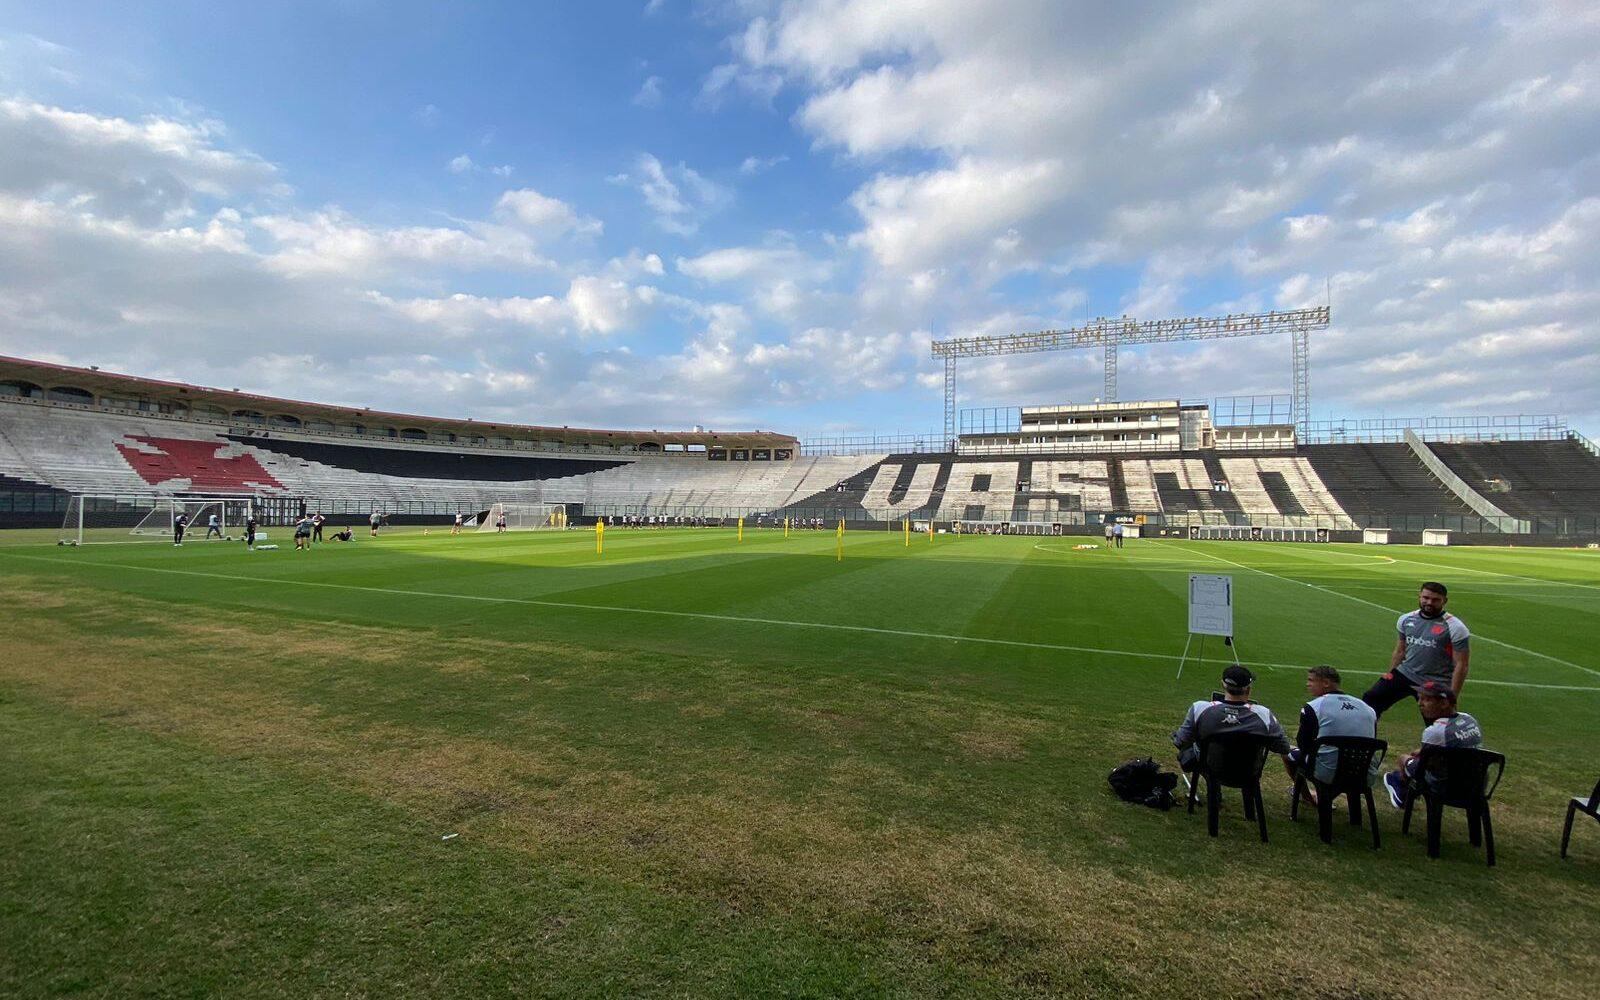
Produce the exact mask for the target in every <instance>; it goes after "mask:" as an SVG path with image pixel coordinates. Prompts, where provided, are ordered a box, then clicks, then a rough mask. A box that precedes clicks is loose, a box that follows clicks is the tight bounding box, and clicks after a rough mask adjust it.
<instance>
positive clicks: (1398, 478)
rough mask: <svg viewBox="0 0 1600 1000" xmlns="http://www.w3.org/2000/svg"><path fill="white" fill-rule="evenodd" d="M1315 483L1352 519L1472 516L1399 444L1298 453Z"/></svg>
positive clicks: (1341, 446) (1319, 447) (1344, 446)
mask: <svg viewBox="0 0 1600 1000" xmlns="http://www.w3.org/2000/svg"><path fill="white" fill-rule="evenodd" d="M1303 454H1304V455H1305V458H1306V460H1307V461H1308V462H1309V463H1310V467H1311V468H1312V469H1313V470H1315V472H1316V475H1317V478H1318V479H1319V480H1321V482H1322V483H1324V484H1326V491H1327V492H1328V493H1330V494H1331V495H1332V497H1333V498H1334V500H1335V501H1337V505H1338V506H1339V507H1340V508H1342V509H1343V510H1344V511H1345V512H1346V513H1347V514H1349V515H1350V516H1351V517H1352V518H1356V519H1363V518H1367V517H1372V516H1379V517H1393V516H1396V515H1414V514H1415V515H1440V514H1444V515H1450V516H1460V517H1473V516H1475V515H1474V514H1473V512H1472V511H1471V510H1469V509H1468V508H1467V507H1466V505H1465V504H1463V503H1462V502H1461V501H1460V500H1458V499H1456V497H1455V495H1454V494H1452V493H1451V492H1450V491H1449V490H1446V489H1445V488H1444V487H1442V486H1441V485H1439V481H1438V480H1436V479H1434V478H1433V477H1432V476H1431V475H1430V474H1429V473H1428V471H1427V470H1426V469H1424V468H1423V467H1422V465H1421V463H1419V462H1418V461H1417V459H1416V457H1415V456H1414V455H1413V454H1412V453H1411V450H1410V449H1409V448H1407V447H1406V446H1405V445H1403V444H1329V445H1316V446H1313V447H1308V448H1305V449H1304V450H1303Z"/></svg>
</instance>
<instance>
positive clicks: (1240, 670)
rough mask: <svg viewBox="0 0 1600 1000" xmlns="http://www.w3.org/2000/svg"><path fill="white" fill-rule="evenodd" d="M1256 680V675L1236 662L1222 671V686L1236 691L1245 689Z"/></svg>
mask: <svg viewBox="0 0 1600 1000" xmlns="http://www.w3.org/2000/svg"><path fill="white" fill-rule="evenodd" d="M1255 682H1256V675H1255V674H1252V673H1251V672H1250V671H1248V670H1246V669H1245V668H1244V667H1241V666H1239V665H1238V664H1234V665H1233V666H1231V667H1229V668H1228V669H1226V670H1224V671H1223V672H1222V686H1223V687H1225V688H1230V689H1232V690H1234V691H1243V690H1244V689H1245V688H1247V687H1249V686H1250V685H1252V684H1254V683H1255Z"/></svg>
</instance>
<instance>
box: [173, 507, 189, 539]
mask: <svg viewBox="0 0 1600 1000" xmlns="http://www.w3.org/2000/svg"><path fill="white" fill-rule="evenodd" d="M188 526H189V515H188V514H179V515H178V516H177V517H175V518H173V519H172V544H173V545H182V544H183V529H185V528H187V527H188Z"/></svg>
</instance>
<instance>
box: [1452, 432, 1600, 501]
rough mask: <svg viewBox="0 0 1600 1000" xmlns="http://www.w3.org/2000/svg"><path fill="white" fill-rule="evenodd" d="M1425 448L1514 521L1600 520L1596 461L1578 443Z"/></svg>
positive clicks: (1599, 466) (1598, 465) (1599, 470)
mask: <svg viewBox="0 0 1600 1000" xmlns="http://www.w3.org/2000/svg"><path fill="white" fill-rule="evenodd" d="M1428 447H1429V448H1430V449H1431V450H1432V451H1433V453H1434V454H1435V455H1438V456H1439V459H1440V460H1441V461H1443V462H1444V464H1445V465H1447V466H1449V467H1450V471H1452V472H1454V473H1455V474H1456V475H1458V476H1460V477H1461V478H1462V479H1464V480H1466V482H1467V485H1468V486H1471V487H1472V488H1473V489H1475V490H1477V491H1478V492H1479V493H1481V494H1482V495H1483V496H1484V498H1485V499H1487V500H1488V501H1489V502H1490V503H1492V504H1494V505H1495V506H1496V507H1499V508H1500V509H1501V510H1503V511H1505V512H1506V513H1507V514H1509V515H1511V516H1512V517H1520V518H1524V519H1533V518H1541V517H1542V518H1552V517H1563V516H1573V515H1581V516H1587V517H1594V516H1597V515H1600V456H1596V455H1595V454H1594V453H1593V452H1591V451H1589V450H1588V449H1587V448H1585V447H1583V445H1581V444H1579V443H1578V442H1577V441H1574V440H1571V439H1567V440H1562V441H1485V442H1476V443H1472V444H1437V443H1433V442H1429V444H1428Z"/></svg>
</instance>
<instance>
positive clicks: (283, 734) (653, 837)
mask: <svg viewBox="0 0 1600 1000" xmlns="http://www.w3.org/2000/svg"><path fill="white" fill-rule="evenodd" d="M272 533H273V534H274V536H284V537H274V538H273V539H272V540H273V541H277V542H283V543H287V541H288V539H287V536H286V533H285V530H284V529H272ZM45 541H48V542H53V541H54V534H53V533H50V534H49V536H48V539H45V538H43V537H30V536H29V535H28V534H26V533H10V534H7V533H0V602H3V603H0V630H3V633H4V635H5V636H6V637H7V638H6V640H5V645H6V655H5V657H4V660H3V661H0V730H3V731H0V796H3V799H4V801H5V803H6V807H5V809H4V812H3V813H0V815H3V817H4V819H3V826H0V830H3V832H4V841H5V850H4V852H3V853H0V881H3V885H4V887H5V891H4V892H3V893H0V993H3V994H4V995H6V996H16V997H33V996H51V995H60V994H68V993H71V994H83V995H91V996H127V995H226V996H236V997H237V996H274V997H277V996H303V995H331V994H338V995H382V996H408V995H430V996H441V995H473V996H479V995H510V994H516V995H553V996H586V997H589V996H592V997H615V996H628V995H672V996H686V997H701V996H817V997H831V996H856V995H863V996H880V995H882V996H928V995H934V996H962V997H966V996H990V995H995V996H1011V995H1040V996H1046V995H1067V996H1099V995H1104V996H1118V995H1129V994H1140V995H1147V996H1174V997H1176V996H1183V997H1195V996H1206V997H1232V996H1306V997H1369V996H1370V997H1389V996H1394V997H1423V996H1429V997H1435V996H1439V995H1441V994H1443V993H1446V992H1450V993H1457V994H1461V995H1472V996H1512V995H1521V996H1542V997H1565V996H1570V997H1579V996H1592V995H1593V993H1592V990H1593V986H1594V983H1595V982H1596V977H1600V949H1597V948H1596V944H1595V942H1596V939H1597V933H1600V829H1597V828H1595V825H1594V824H1593V823H1592V822H1589V821H1586V820H1583V819H1582V818H1581V817H1580V823H1583V824H1586V825H1584V826H1580V827H1579V828H1578V829H1577V830H1576V831H1575V833H1574V838H1573V840H1574V846H1573V852H1572V853H1573V856H1572V858H1571V859H1569V860H1567V861H1565V862H1562V861H1560V860H1559V859H1558V858H1557V851H1556V849H1557V843H1558V838H1559V835H1560V821H1561V818H1562V815H1563V811H1564V808H1565V803H1566V801H1567V799H1568V797H1569V796H1572V795H1575V794H1586V793H1587V792H1588V790H1589V789H1590V788H1592V787H1593V784H1594V781H1595V779H1596V778H1597V777H1600V763H1597V757H1596V754H1595V740H1596V734H1597V733H1600V654H1597V653H1596V652H1595V649H1596V646H1597V641H1600V552H1592V551H1572V550H1559V551H1556V550H1536V549H1432V548H1430V549H1423V548H1413V547H1401V546H1394V547H1388V548H1384V547H1376V546H1369V547H1362V546H1355V545H1273V544H1249V543H1220V542H1197V543H1191V542H1187V541H1166V540H1155V539H1135V540H1131V541H1130V542H1129V543H1128V547H1127V548H1126V549H1123V550H1121V551H1110V550H1105V549H1095V550H1090V551H1078V550H1074V548H1073V545H1074V544H1077V543H1084V542H1097V540H1095V539H1081V538H1073V537H1066V538H1021V537H985V536H962V537H955V536H946V535H942V536H938V537H937V538H935V539H934V540H932V541H930V540H929V539H928V538H927V537H926V536H912V537H911V539H910V544H909V546H908V545H906V544H905V540H904V538H903V536H902V535H900V534H898V533H893V532H849V533H847V534H846V536H845V538H844V542H843V559H842V560H840V559H837V558H836V552H835V545H836V541H835V538H834V536H833V533H832V532H831V531H819V532H796V533H795V534H794V535H793V536H792V537H790V538H787V539H785V538H784V537H783V533H782V532H781V531H773V530H770V529H769V530H747V531H746V533H745V538H744V541H743V542H742V543H739V542H736V541H735V538H734V532H733V531H732V529H711V530H659V531H652V530H633V531H630V530H621V529H618V530H611V531H608V532H607V533H606V538H605V546H606V548H605V553H604V556H603V557H597V556H596V554H595V542H594V537H593V535H592V534H590V533H587V532H578V531H571V532H549V533H524V534H510V535H494V534H478V533H468V534H465V535H462V536H460V537H451V536H450V535H449V534H448V533H447V532H444V531H440V530H438V529H435V530H434V531H433V532H432V533H430V534H428V535H422V534H421V533H420V532H417V531H400V532H392V533H386V534H385V535H384V536H383V537H381V538H378V539H376V540H374V539H370V538H368V537H366V534H365V530H364V529H361V528H358V529H357V536H356V541H355V542H354V543H352V544H349V545H340V544H323V545H320V546H318V547H317V548H316V549H315V550H314V551H312V552H309V553H298V552H295V551H293V550H292V549H291V548H288V547H287V545H286V547H285V548H283V549H280V550H279V551H276V552H259V553H254V554H248V553H246V552H245V551H243V547H242V546H241V545H239V544H238V543H232V544H228V543H215V542H213V543H205V542H192V543H190V544H187V545H185V546H184V547H183V548H181V549H175V548H173V547H172V546H170V545H165V544H113V545H93V546H84V547H82V548H79V549H62V548H57V547H55V546H54V545H53V544H41V542H45ZM1191 572H1205V573H1225V574H1230V575H1232V576H1233V578H1234V584H1235V594H1236V597H1235V602H1236V612H1235V621H1236V628H1237V633H1238V637H1239V639H1238V641H1239V647H1238V649H1239V654H1240V656H1241V657H1242V658H1243V659H1244V660H1245V662H1246V663H1248V664H1250V665H1251V666H1253V667H1254V668H1255V671H1256V673H1257V675H1258V677H1259V683H1258V685H1257V689H1256V699H1257V700H1258V701H1260V702H1262V703H1264V704H1266V705H1268V706H1270V707H1271V708H1272V709H1273V710H1274V711H1275V712H1276V713H1277V714H1278V716H1279V718H1280V719H1281V720H1282V721H1284V723H1285V725H1286V726H1287V727H1288V728H1289V730H1290V732H1291V734H1292V732H1293V728H1294V720H1295V717H1296V715H1297V713H1298V710H1299V706H1300V705H1301V703H1302V702H1303V701H1304V699H1305V693H1304V688H1303V681H1304V668H1305V667H1306V666H1308V665H1310V664H1314V663H1320V662H1326V663H1332V664H1334V665H1335V666H1337V667H1339V668H1340V670H1341V671H1343V672H1344V674H1345V687H1346V689H1347V690H1350V691H1352V692H1354V693H1358V694H1359V693H1360V692H1361V691H1362V690H1364V689H1365V687H1366V686H1367V684H1368V683H1370V682H1371V680H1372V678H1373V676H1374V675H1375V674H1376V673H1377V672H1378V671H1380V670H1381V669H1383V668H1384V667H1385V666H1386V664H1387V659H1388V655H1389V651H1390V650H1391V648H1392V647H1393V645H1394V620H1395V617H1396V615H1397V614H1398V613H1400V612H1401V611H1404V610H1408V609H1411V608H1414V607H1415V597H1416V590H1417V585H1418V584H1419V583H1420V582H1421V581H1423V580H1431V579H1437V580H1442V581H1444V582H1445V583H1447V584H1448V585H1449V587H1450V595H1451V598H1450V610H1451V611H1452V612H1454V613H1456V614H1458V615H1460V616H1461V617H1462V618H1463V619H1464V620H1465V621H1466V622H1467V624H1468V625H1469V626H1470V628H1471V629H1472V632H1473V642H1472V650H1473V660H1472V675H1471V679H1470V680H1469V682H1468V684H1467V688H1466V693H1465V695H1464V697H1463V699H1462V708H1463V709H1464V710H1465V711H1468V712H1470V713H1472V714H1473V715H1475V716H1476V717H1477V718H1478V719H1479V721H1480V722H1481V723H1482V725H1483V728H1484V733H1485V737H1486V744H1487V745H1488V746H1490V747H1492V748H1494V749H1497V750H1500V751H1502V752H1504V753H1505V754H1506V755H1507V757H1508V765H1507V769H1506V775H1505V780H1504V781H1503V782H1502V784H1501V786H1500V789H1499V791H1498V792H1497V793H1496V795H1495V799H1494V809H1495V836H1496V846H1497V848H1498V854H1499V859H1498V860H1499V864H1498V866H1497V867H1496V868H1493V869H1489V868H1486V867H1485V865H1484V863H1483V855H1482V853H1481V851H1479V850H1477V849H1474V848H1472V847H1470V846H1469V845H1468V843H1467V835H1466V824H1465V821H1464V819H1463V817H1462V815H1461V814H1460V813H1459V812H1452V813H1450V814H1448V815H1447V819H1446V828H1445V836H1444V851H1443V857H1442V858H1440V859H1439V860H1436V861H1430V860H1429V859H1428V858H1427V857H1426V855H1425V853H1424V844H1423V837H1422V820H1421V817H1420V816H1419V817H1418V819H1417V821H1416V822H1415V824H1414V827H1413V832H1412V834H1411V836H1409V837H1407V836H1402V835H1401V834H1400V830H1399V817H1398V814H1397V813H1396V812H1395V811H1394V810H1392V809H1390V808H1389V807H1388V805H1387V803H1380V806H1379V809H1380V813H1379V821H1380V824H1381V827H1382V832H1383V847H1382V849H1381V850H1379V851H1376V852H1374V851H1373V850H1372V849H1371V846H1370V840H1369V838H1368V836H1367V834H1366V832H1365V831H1362V830H1354V829H1351V828H1350V827H1348V826H1346V825H1345V823H1344V821H1343V820H1336V824H1335V831H1334V837H1335V839H1334V843H1333V845H1332V846H1326V845H1324V844H1322V843H1321V841H1320V840H1319V839H1318V837H1317V829H1316V821H1315V813H1314V811H1309V812H1308V811H1307V810H1304V809H1303V810H1302V813H1301V818H1300V821H1299V822H1298V823H1290V822H1289V819H1288V798H1287V795H1286V792H1285V789H1286V788H1287V787H1288V779H1287V778H1286V777H1285V776H1283V773H1282V768H1281V766H1280V765H1279V764H1278V763H1277V761H1275V760H1269V762H1268V771H1267V778H1266V780H1265V782H1264V787H1265V789H1266V793H1267V808H1268V823H1269V826H1270V832H1271V842H1270V843H1268V844H1262V843H1260V842H1259V841H1258V840H1257V838H1256V835H1255V830H1254V826H1253V824H1248V823H1246V821H1245V820H1244V819H1243V817H1242V813H1241V809H1240V807H1239V800H1238V797H1237V795H1235V794H1230V796H1229V797H1228V798H1227V800H1226V805H1225V808H1224V812H1223V818H1222V835H1221V836H1220V837H1219V838H1217V839H1215V840H1213V839H1211V838H1209V837H1208V836H1206V830H1205V821H1204V817H1203V816H1201V815H1195V816H1189V815H1186V814H1184V813H1183V812H1182V811H1181V810H1175V811H1173V812H1170V813H1160V812H1156V811H1154V810H1149V809H1145V808H1141V807H1137V806H1131V805H1127V804H1124V803H1122V802H1119V801H1117V800H1116V799H1115V798H1114V797H1113V796H1112V795H1111V793H1110V792H1109V790H1108V788H1107V786H1106V782H1105V776H1106V772H1107V771H1108V770H1109V769H1110V768H1111V767H1112V766H1114V765H1115V764H1117V763H1120V762H1121V761H1123V760H1126V759H1128V758H1130V757H1134V756H1142V755H1146V754H1150V755H1154V756H1155V757H1157V759H1158V760H1161V761H1162V762H1163V764H1164V765H1165V766H1168V767H1170V766H1172V765H1171V760H1172V757H1171V747H1170V743H1169V742H1168V734H1169V733H1170V732H1171V730H1172V729H1173V728H1174V727H1175V726H1176V725H1177V723H1178V722H1179V720H1180V719H1181V717H1182V715H1183V712H1184V710H1185V708H1186V706H1187V705H1188V704H1189V703H1190V702H1191V701H1193V700H1195V699H1196V698H1203V697H1206V696H1207V694H1208V693H1209V692H1210V691H1211V690H1212V689H1213V688H1214V687H1216V686H1217V679H1216V678H1217V674H1218V672H1219V671H1220V669H1221V667H1222V665H1223V662H1224V661H1223V657H1224V656H1225V655H1226V651H1225V650H1224V648H1223V647H1222V646H1221V644H1220V641H1218V640H1210V641H1208V643H1207V645H1206V650H1205V654H1206V662H1204V663H1195V662H1194V661H1193V660H1191V662H1190V663H1189V665H1188V666H1187V668H1186V669H1185V672H1184V676H1183V678H1182V679H1181V680H1178V679H1176V678H1175V676H1174V675H1175V674H1176V672H1177V668H1178V654H1179V652H1180V651H1181V650H1182V649H1183V645H1184V639H1185V631H1184V630H1185V625H1186V613H1185V597H1186V587H1187V574H1189V573H1191ZM1420 729H1421V723H1420V722H1419V720H1418V717H1417V713H1416V710H1415V708H1414V707H1412V706H1411V705H1410V703H1404V704H1402V705H1400V706H1398V707H1397V708H1396V709H1395V710H1393V711H1392V712H1390V713H1389V714H1388V715H1387V716H1385V718H1384V720H1383V722H1382V726H1381V728H1380V732H1379V735H1380V736H1381V737H1383V738H1385V739H1387V740H1388V741H1389V742H1390V745H1391V755H1393V754H1395V753H1398V752H1399V751H1401V750H1405V749H1410V748H1412V747H1414V746H1415V744H1416V742H1417V738H1418V735H1419V733H1420Z"/></svg>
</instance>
